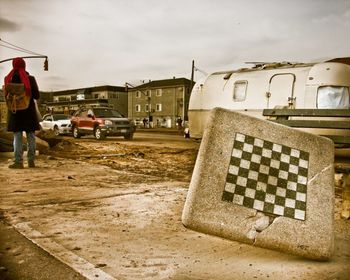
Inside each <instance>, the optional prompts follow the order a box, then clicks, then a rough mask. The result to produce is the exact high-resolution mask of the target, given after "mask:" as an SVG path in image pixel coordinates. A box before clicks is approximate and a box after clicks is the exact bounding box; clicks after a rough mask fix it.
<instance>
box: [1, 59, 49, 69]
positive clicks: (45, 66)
mask: <svg viewBox="0 0 350 280" xmlns="http://www.w3.org/2000/svg"><path fill="white" fill-rule="evenodd" d="M17 57H20V58H45V61H44V71H48V70H49V60H48V57H47V56H46V55H30V56H16V57H12V58H7V59H4V60H0V63H2V62H6V61H10V60H13V59H15V58H17Z"/></svg>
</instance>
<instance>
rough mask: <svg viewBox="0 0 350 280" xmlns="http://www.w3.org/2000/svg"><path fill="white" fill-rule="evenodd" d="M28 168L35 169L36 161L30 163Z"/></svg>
mask: <svg viewBox="0 0 350 280" xmlns="http://www.w3.org/2000/svg"><path fill="white" fill-rule="evenodd" d="M28 167H29V168H34V167H35V163H34V160H30V161H28Z"/></svg>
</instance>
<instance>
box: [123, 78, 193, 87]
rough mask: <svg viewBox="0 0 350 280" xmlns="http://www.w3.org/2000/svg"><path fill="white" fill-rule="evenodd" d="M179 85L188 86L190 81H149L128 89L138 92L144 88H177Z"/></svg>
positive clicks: (182, 79)
mask: <svg viewBox="0 0 350 280" xmlns="http://www.w3.org/2000/svg"><path fill="white" fill-rule="evenodd" d="M193 84H194V82H193ZM179 85H181V86H182V85H185V86H190V85H191V80H189V79H186V78H173V79H166V80H157V81H151V82H149V83H144V84H142V85H139V86H137V87H134V88H130V89H129V90H138V89H144V88H160V87H169V86H179Z"/></svg>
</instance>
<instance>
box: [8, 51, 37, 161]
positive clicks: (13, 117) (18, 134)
mask: <svg viewBox="0 0 350 280" xmlns="http://www.w3.org/2000/svg"><path fill="white" fill-rule="evenodd" d="M12 66H13V69H12V70H11V71H10V73H9V74H8V75H7V76H6V77H5V81H4V82H5V86H6V85H7V84H8V83H23V84H24V87H25V90H26V94H28V96H30V103H29V107H28V108H27V109H25V110H17V111H16V112H15V113H13V112H11V110H8V126H7V130H8V131H12V132H13V149H14V160H15V161H14V163H13V164H11V165H9V168H23V167H24V165H23V143H22V135H23V132H24V131H25V132H26V138H27V158H28V167H35V163H34V160H35V149H36V143H35V130H39V129H40V125H39V120H38V117H37V114H36V108H35V103H34V99H39V97H40V94H39V89H38V85H37V83H36V80H35V78H34V77H33V76H31V75H29V73H28V72H26V63H25V61H24V60H23V58H20V57H17V58H14V59H13V60H12Z"/></svg>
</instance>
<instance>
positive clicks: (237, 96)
mask: <svg viewBox="0 0 350 280" xmlns="http://www.w3.org/2000/svg"><path fill="white" fill-rule="evenodd" d="M247 85H248V81H236V82H235V84H234V86H233V101H237V102H239V101H244V100H245V98H246V95H247Z"/></svg>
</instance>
